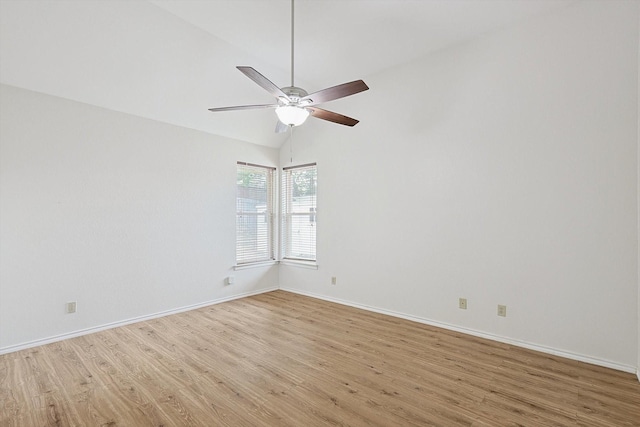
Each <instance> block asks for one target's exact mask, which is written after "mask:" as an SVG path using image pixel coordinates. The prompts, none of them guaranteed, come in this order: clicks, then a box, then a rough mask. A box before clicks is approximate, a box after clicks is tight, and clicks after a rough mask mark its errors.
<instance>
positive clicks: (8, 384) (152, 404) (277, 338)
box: [0, 291, 640, 427]
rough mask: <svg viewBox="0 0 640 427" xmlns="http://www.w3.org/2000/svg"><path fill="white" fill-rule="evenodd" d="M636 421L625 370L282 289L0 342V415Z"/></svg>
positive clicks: (45, 422) (60, 421) (93, 421)
mask: <svg viewBox="0 0 640 427" xmlns="http://www.w3.org/2000/svg"><path fill="white" fill-rule="evenodd" d="M186 425H189V426H207V427H210V426H326V425H350V426H364V425H378V426H429V425H437V426H458V425H462V426H464V425H472V426H510V425H526V426H546V425H553V426H631V425H635V426H640V383H639V382H638V380H637V378H636V377H635V375H632V374H627V373H623V372H618V371H614V370H611V369H607V368H602V367H598V366H593V365H589V364H585V363H580V362H576V361H572V360H567V359H563V358H560V357H554V356H550V355H548V354H543V353H538V352H534V351H531V350H526V349H522V348H518V347H513V346H510V345H506V344H501V343H496V342H493V341H489V340H484V339H481V338H475V337H472V336H468V335H464V334H460V333H456V332H451V331H446V330H442V329H438V328H434V327H430V326H426V325H422V324H418V323H413V322H410V321H406V320H402V319H397V318H393V317H388V316H384V315H380V314H375V313H370V312H366V311H362V310H358V309H354V308H350V307H345V306H341V305H338V304H332V303H328V302H325V301H320V300H317V299H313V298H308V297H304V296H300V295H296V294H292V293H287V292H283V291H276V292H271V293H267V294H262V295H257V296H254V297H250V298H244V299H240V300H235V301H231V302H227V303H223V304H218V305H214V306H210V307H205V308H201V309H198V310H194V311H190V312H186V313H182V314H177V315H172V316H167V317H164V318H160V319H155V320H152V321H147V322H141V323H136V324H132V325H128V326H124V327H119V328H115V329H111V330H107V331H103V332H98V333H95V334H92V335H87V336H83V337H79V338H73V339H69V340H66V341H62V342H58V343H54V344H49V345H44V346H41V347H36V348H32V349H28V350H23V351H19V352H15V353H10V354H6V355H3V356H0V426H2V427H5V426H28V427H32V426H33V427H35V426H164V427H167V426H186Z"/></svg>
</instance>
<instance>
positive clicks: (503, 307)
mask: <svg viewBox="0 0 640 427" xmlns="http://www.w3.org/2000/svg"><path fill="white" fill-rule="evenodd" d="M498 316H502V317H507V306H506V305H498Z"/></svg>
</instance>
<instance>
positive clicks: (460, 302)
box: [458, 298, 467, 310]
mask: <svg viewBox="0 0 640 427" xmlns="http://www.w3.org/2000/svg"><path fill="white" fill-rule="evenodd" d="M458 307H460V308H461V309H462V310H466V309H467V299H466V298H460V299H458Z"/></svg>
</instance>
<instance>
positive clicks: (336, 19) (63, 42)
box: [0, 0, 575, 147]
mask: <svg viewBox="0 0 640 427" xmlns="http://www.w3.org/2000/svg"><path fill="white" fill-rule="evenodd" d="M574 1H575V0H535V1H534V0H423V1H418V0H315V1H312V0H298V1H297V2H296V14H295V20H296V37H295V41H296V61H295V62H296V68H295V69H296V72H295V73H296V85H297V86H302V87H304V88H305V89H306V90H307V91H308V92H314V91H316V90H319V89H322V88H325V87H328V86H334V85H336V84H340V83H344V82H347V81H351V80H356V79H360V78H362V79H364V80H365V81H366V80H367V76H369V75H372V74H375V73H378V72H380V71H383V70H385V69H388V68H391V67H394V66H396V65H399V64H403V63H406V62H409V61H411V60H414V59H417V58H420V57H423V56H425V55H428V54H429V53H430V52H433V51H434V50H437V49H441V48H443V47H446V46H449V45H452V44H456V43H460V42H463V41H465V40H468V39H471V38H474V37H478V36H480V35H482V34H485V33H487V32H491V31H495V30H497V29H499V28H502V27H505V26H510V25H516V24H517V23H518V22H521V21H524V20H528V19H532V18H533V17H535V16H537V15H540V14H544V13H549V12H550V11H552V10H553V9H556V8H560V7H564V6H566V5H568V4H570V3H572V2H574ZM289 43H290V2H289V0H269V1H267V0H211V1H204V0H197V1H196V0H191V1H190V0H151V1H143V0H129V1H97V0H22V1H17V0H0V82H2V83H5V84H9V85H13V86H18V87H22V88H26V89H31V90H35V91H39V92H43V93H47V94H51V95H56V96H60V97H64V98H68V99H72V100H76V101H80V102H85V103H88V104H93V105H97V106H100V107H105V108H109V109H112V110H116V111H122V112H125V113H129V114H134V115H137V116H141V117H146V118H150V119H154V120H159V121H163V122H167V123H172V124H176V125H179V126H184V127H188V128H192V129H198V130H201V131H205V132H209V133H213V134H218V135H223V136H227V137H231V138H235V139H239V140H244V141H249V142H253V143H256V144H261V145H266V146H271V147H279V146H280V145H281V143H282V142H283V140H284V138H286V136H285V135H282V134H281V135H276V134H274V132H273V129H274V127H275V122H276V118H275V114H274V113H273V111H271V110H252V111H234V112H224V113H215V114H214V113H210V112H209V111H207V108H210V107H222V106H230V105H243V104H261V103H270V102H271V101H273V98H271V96H270V95H269V94H268V93H266V92H265V91H264V90H262V89H261V88H260V87H259V86H257V85H256V84H255V83H253V82H252V81H251V80H249V79H248V78H246V77H245V76H244V75H242V74H241V73H240V72H239V71H237V70H236V69H235V66H236V65H250V66H253V67H254V68H256V69H257V70H258V71H260V72H261V73H262V74H264V75H265V76H267V77H268V78H269V79H270V80H272V81H273V82H274V83H275V84H277V85H278V86H288V85H289V83H290V76H289V66H290V64H289V61H290V44H289ZM373 91H375V88H374V87H372V88H371V90H370V91H369V92H370V93H371V92H373ZM356 96H358V95H356ZM347 106H348V100H345V101H341V104H340V109H341V110H340V111H339V112H341V113H343V114H347V115H350V116H353V117H356V118H358V114H357V111H346V110H345V108H347ZM323 107H324V105H323ZM326 107H327V108H328V109H331V106H330V105H326ZM34 120H37V117H34ZM323 125H324V126H339V125H336V124H333V123H328V122H325V123H323ZM348 131H349V128H347V127H344V132H348Z"/></svg>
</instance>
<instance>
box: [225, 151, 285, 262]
mask: <svg viewBox="0 0 640 427" xmlns="http://www.w3.org/2000/svg"><path fill="white" fill-rule="evenodd" d="M241 168H242V169H244V170H245V171H247V172H248V171H250V170H256V171H259V172H260V173H264V174H265V175H266V189H265V191H266V195H265V197H264V199H265V202H266V204H265V212H264V213H263V214H261V213H260V212H257V211H251V210H249V211H247V210H245V209H246V208H244V207H242V206H243V203H242V202H241V199H244V200H251V199H249V198H246V197H245V198H243V197H240V196H241V194H240V189H241V188H242V187H241V186H240V185H239V182H238V175H239V173H240V171H241ZM276 177H277V168H276V167H273V166H264V165H258V164H254V163H248V162H240V161H238V162H236V257H235V262H236V264H235V267H234V268H235V269H241V268H249V267H252V266H259V265H264V264H273V263H275V262H276V259H277V254H276V248H277V246H278V245H277V236H278V233H277V228H276V206H277V203H276V201H277V198H276V196H277V195H276V191H277V182H276ZM245 188H251V187H250V186H249V187H245ZM256 207H257V206H256ZM261 215H266V224H267V229H266V244H264V243H263V245H264V247H265V248H266V252H267V254H266V255H265V256H260V252H261V250H260V240H264V238H263V237H262V238H261V236H260V235H259V232H258V231H256V235H255V243H254V245H255V247H256V250H255V251H254V252H251V251H241V250H240V247H241V245H242V242H245V243H246V242H248V241H250V240H247V239H246V234H245V233H246V229H245V233H242V229H241V223H240V219H241V218H243V217H247V216H255V217H256V218H259V217H260V216H261ZM255 223H256V224H257V220H256V222H255ZM256 227H257V225H256ZM241 236H242V237H241ZM241 239H242V240H241ZM243 253H244V254H245V256H242V254H243ZM252 254H253V255H254V256H253V257H252V256H251V255H252Z"/></svg>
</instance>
